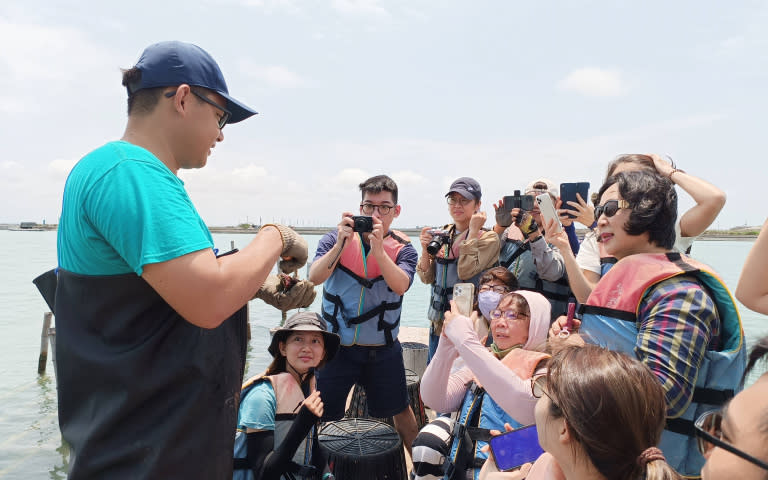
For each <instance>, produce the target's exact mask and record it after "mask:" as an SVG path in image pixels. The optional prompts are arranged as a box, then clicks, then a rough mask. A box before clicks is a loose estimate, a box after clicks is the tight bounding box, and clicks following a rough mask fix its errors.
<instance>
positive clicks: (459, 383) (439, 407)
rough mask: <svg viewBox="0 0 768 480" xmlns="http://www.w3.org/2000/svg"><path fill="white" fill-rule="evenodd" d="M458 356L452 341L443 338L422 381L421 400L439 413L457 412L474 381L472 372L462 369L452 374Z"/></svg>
mask: <svg viewBox="0 0 768 480" xmlns="http://www.w3.org/2000/svg"><path fill="white" fill-rule="evenodd" d="M457 357H458V354H457V352H456V347H454V346H453V344H452V343H451V341H450V340H448V339H446V338H444V337H443V338H441V339H440V343H438V345H437V351H436V352H435V355H434V357H432V360H431V361H430V362H429V365H427V369H426V370H425V371H424V375H423V376H422V379H421V387H420V389H421V390H420V392H421V399H422V400H423V401H424V404H425V405H428V406H429V408H431V409H432V410H435V411H438V412H455V411H456V410H458V409H459V407H461V402H462V400H463V399H464V395H465V394H466V391H467V384H468V383H469V382H470V381H471V380H472V372H470V371H469V369H468V368H461V369H459V370H458V371H456V372H454V373H451V367H452V366H453V361H454V360H456V358H457Z"/></svg>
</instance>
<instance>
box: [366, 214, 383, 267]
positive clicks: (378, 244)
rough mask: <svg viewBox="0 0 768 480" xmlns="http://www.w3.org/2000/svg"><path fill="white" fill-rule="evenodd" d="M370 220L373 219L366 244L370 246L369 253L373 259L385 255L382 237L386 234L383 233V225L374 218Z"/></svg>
mask: <svg viewBox="0 0 768 480" xmlns="http://www.w3.org/2000/svg"><path fill="white" fill-rule="evenodd" d="M371 218H373V230H371V232H370V233H369V234H368V244H369V245H370V246H371V253H372V254H373V255H374V256H375V257H378V256H379V255H381V254H384V255H386V253H384V235H386V234H387V232H385V231H384V224H383V223H381V220H380V219H378V218H376V217H371Z"/></svg>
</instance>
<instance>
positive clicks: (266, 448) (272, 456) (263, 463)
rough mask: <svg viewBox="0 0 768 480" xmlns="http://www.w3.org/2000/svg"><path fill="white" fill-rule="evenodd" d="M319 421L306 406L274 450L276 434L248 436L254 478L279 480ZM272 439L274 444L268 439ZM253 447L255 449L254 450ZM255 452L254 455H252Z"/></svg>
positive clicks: (251, 434) (249, 458) (256, 433)
mask: <svg viewBox="0 0 768 480" xmlns="http://www.w3.org/2000/svg"><path fill="white" fill-rule="evenodd" d="M318 420H319V418H318V417H316V416H315V415H314V414H313V413H312V412H310V411H309V409H308V408H307V407H305V406H302V407H301V410H299V414H298V415H297V416H296V419H295V420H294V421H293V423H292V424H291V428H290V429H289V430H288V433H287V434H286V436H285V439H284V440H283V443H282V444H280V448H277V449H275V450H272V449H273V448H274V445H275V442H274V432H272V431H262V432H252V433H249V434H247V438H248V463H249V465H250V467H251V470H252V471H253V475H254V478H260V479H263V480H279V479H280V476H281V475H282V474H283V473H285V472H286V471H287V470H288V467H289V465H290V463H291V459H292V458H293V455H294V454H295V453H296V449H297V448H299V445H300V444H301V441H302V440H303V439H304V438H305V437H306V436H307V434H308V433H309V431H310V429H311V428H312V426H313V425H314V424H315V423H316V422H317V421H318ZM268 437H272V442H271V443H270V442H268V440H267V438H268ZM252 446H253V448H252ZM252 450H253V453H252Z"/></svg>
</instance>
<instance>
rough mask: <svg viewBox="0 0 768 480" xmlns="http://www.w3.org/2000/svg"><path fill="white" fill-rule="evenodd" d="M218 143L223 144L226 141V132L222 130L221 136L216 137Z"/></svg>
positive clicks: (220, 131)
mask: <svg viewBox="0 0 768 480" xmlns="http://www.w3.org/2000/svg"><path fill="white" fill-rule="evenodd" d="M216 141H217V142H223V141H224V130H223V129H221V128H220V129H219V136H218V137H216Z"/></svg>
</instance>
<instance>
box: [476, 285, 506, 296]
mask: <svg viewBox="0 0 768 480" xmlns="http://www.w3.org/2000/svg"><path fill="white" fill-rule="evenodd" d="M499 288H500V289H502V291H501V292H500V291H498V290H497V289H499ZM484 289H485V290H484ZM491 290H492V291H493V292H495V293H501V294H504V293H509V292H511V290H510V289H509V287H508V286H507V285H488V284H485V285H481V286H480V287H478V289H477V293H481V292H488V291H491Z"/></svg>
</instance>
